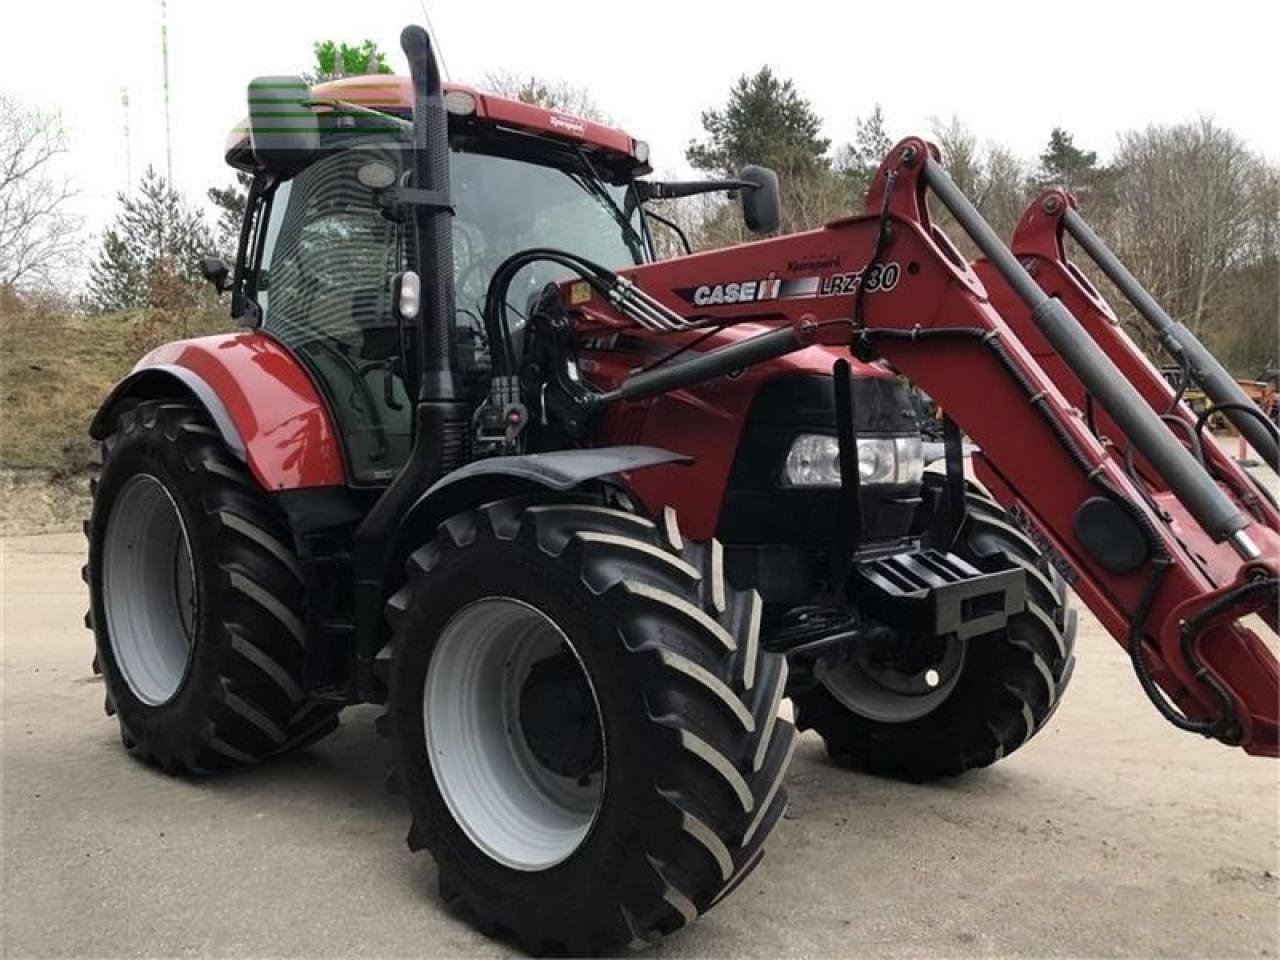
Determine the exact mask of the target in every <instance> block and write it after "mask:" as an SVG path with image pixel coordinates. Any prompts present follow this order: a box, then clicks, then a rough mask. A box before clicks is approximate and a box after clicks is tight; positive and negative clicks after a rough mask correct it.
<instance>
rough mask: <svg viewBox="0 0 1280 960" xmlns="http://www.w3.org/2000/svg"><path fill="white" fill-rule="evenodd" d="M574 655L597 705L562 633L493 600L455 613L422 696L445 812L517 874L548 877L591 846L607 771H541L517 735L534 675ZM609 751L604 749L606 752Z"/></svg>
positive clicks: (536, 615) (531, 611)
mask: <svg viewBox="0 0 1280 960" xmlns="http://www.w3.org/2000/svg"><path fill="white" fill-rule="evenodd" d="M566 649H567V650H568V651H569V652H571V653H572V655H573V658H574V661H575V662H576V664H577V667H578V669H579V670H581V671H582V676H583V677H584V678H585V680H586V684H587V687H588V689H590V691H591V698H592V702H593V705H594V712H595V721H596V724H597V731H598V734H599V737H600V742H601V744H602V745H603V743H604V725H603V723H602V721H601V719H600V702H599V698H598V697H597V696H596V691H595V687H594V686H593V685H592V684H591V676H590V674H589V673H588V672H587V671H586V669H585V667H583V664H582V658H581V657H580V656H579V654H578V651H577V650H576V649H574V646H573V644H572V643H571V642H570V641H569V639H568V637H566V636H565V635H564V633H563V631H561V630H560V628H559V627H557V626H556V624H555V623H554V622H553V621H552V620H551V619H550V618H549V617H547V616H546V615H545V614H544V613H542V612H541V611H540V610H538V609H536V608H535V607H532V606H530V605H528V604H526V603H523V602H521V601H519V600H514V599H510V598H507V597H489V598H485V599H482V600H477V601H474V602H473V603H470V604H468V605H467V606H466V607H464V608H463V609H461V610H460V611H458V612H457V613H456V614H454V616H453V617H452V618H451V619H450V620H449V622H448V623H447V624H446V625H445V627H444V630H443V631H441V633H440V638H439V640H437V642H436V646H435V650H434V651H433V653H432V657H431V664H430V666H429V667H428V669H427V679H426V683H425V684H424V685H423V692H422V720H423V729H424V732H425V735H426V745H427V754H428V757H429V758H430V761H431V770H432V773H433V774H434V776H435V780H436V784H437V786H438V787H439V790H440V794H441V796H442V797H443V798H444V801H445V804H446V805H447V806H448V808H449V812H450V813H451V814H452V815H453V819H454V820H455V822H456V823H457V824H458V826H459V827H461V828H462V830H463V831H464V832H465V833H466V834H467V836H468V837H470V839H471V841H472V842H473V843H474V844H475V845H476V846H477V847H479V848H480V849H481V850H483V851H484V852H485V853H486V854H488V855H489V856H490V857H492V858H493V859H494V860H496V861H497V862H499V863H501V864H503V865H505V866H507V867H511V868H512V869H515V870H526V871H533V870H545V869H547V868H548V867H552V866H554V865H556V864H557V863H560V862H562V861H563V860H565V859H566V858H568V857H569V856H570V855H571V854H572V853H573V852H574V851H575V850H577V849H578V848H579V847H580V846H581V845H582V843H583V841H585V840H586V838H587V835H588V834H589V833H590V832H591V827H592V825H593V824H594V823H595V820H596V817H597V816H598V814H599V811H600V806H601V801H602V799H603V796H604V782H605V778H606V773H607V769H608V764H607V756H606V757H605V762H604V763H603V764H602V766H601V769H600V770H599V771H597V772H594V773H592V774H591V775H590V776H588V777H584V778H582V779H581V780H575V779H571V778H566V777H563V776H559V775H557V774H555V773H553V772H552V771H551V770H549V769H547V768H546V767H545V766H543V765H542V764H541V763H540V762H539V761H538V759H537V757H536V756H535V755H534V752H533V749H532V748H531V747H530V745H529V743H528V740H527V737H526V736H525V735H524V731H523V729H522V726H521V719H520V698H521V691H522V689H524V685H525V682H526V680H527V679H528V677H529V674H530V671H531V670H533V668H534V667H535V665H537V664H539V663H540V662H542V661H544V660H548V659H550V658H552V657H555V656H557V655H559V654H561V653H562V652H563V651H564V650H566ZM602 748H603V747H602Z"/></svg>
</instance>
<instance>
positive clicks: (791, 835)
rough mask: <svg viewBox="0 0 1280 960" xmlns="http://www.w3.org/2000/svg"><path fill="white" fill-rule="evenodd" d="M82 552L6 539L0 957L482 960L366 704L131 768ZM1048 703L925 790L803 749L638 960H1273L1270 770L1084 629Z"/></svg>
mask: <svg viewBox="0 0 1280 960" xmlns="http://www.w3.org/2000/svg"><path fill="white" fill-rule="evenodd" d="M82 544H83V540H82V538H81V537H80V536H79V535H66V534H56V535H45V536H38V537H25V538H11V539H9V540H5V541H2V542H0V547H2V549H3V556H2V557H0V562H2V571H3V578H4V580H3V622H2V626H3V731H2V734H0V736H2V752H0V762H2V763H0V769H2V770H3V818H4V819H3V879H4V890H3V909H4V917H3V931H2V933H3V951H4V954H5V955H6V956H15V957H21V956H81V957H87V956H94V957H101V956H144V955H149V956H157V955H164V956H177V955H201V956H229V957H230V956H237V957H238V956H267V955H271V956H296V957H303V956H305V957H317V956H333V957H349V956H382V957H392V956H424V955H425V956H498V955H502V954H503V953H504V952H505V951H504V948H503V947H501V946H500V945H497V944H494V943H492V942H489V941H487V940H485V939H484V938H482V937H480V936H479V935H478V934H476V933H474V932H473V931H471V930H470V929H469V928H468V927H467V926H465V925H464V924H463V923H462V922H460V921H459V920H457V919H456V918H454V917H453V916H451V915H450V914H449V913H448V912H446V911H445V910H444V909H443V907H442V906H441V905H440V903H439V902H438V901H437V900H436V898H435V895H434V872H435V871H434V867H433V866H432V863H431V861H430V859H429V858H428V857H427V856H425V855H422V856H414V855H412V854H410V853H409V851H408V850H407V849H406V847H405V845H404V843H403V837H404V832H405V827H406V815H405V812H404V809H403V801H402V800H401V799H399V798H397V797H394V796H390V795H388V794H387V793H386V792H385V790H384V788H383V783H382V775H383V772H384V770H385V769H386V767H387V765H388V756H387V747H386V745H385V743H384V741H382V740H381V739H380V738H379V737H378V736H376V735H375V733H374V731H373V729H372V719H373V714H372V712H371V711H370V710H369V709H359V710H352V711H349V712H348V713H347V714H346V715H345V717H344V724H343V727H342V729H341V730H340V731H339V732H338V733H337V734H335V735H334V736H333V737H332V738H330V739H328V740H326V741H325V742H324V743H322V744H320V745H318V746H316V747H313V748H312V749H310V750H308V751H306V752H305V753H303V754H301V755H299V756H296V757H294V758H291V759H289V760H286V761H283V762H279V763H275V764H272V765H269V766H267V767H264V768H261V769H257V770H252V771H247V772H242V773H237V774H232V775H226V776H221V777H217V778H213V779H207V780H203V781H200V782H186V781H183V780H176V779H171V778H169V777H166V776H164V775H163V774H161V773H158V772H156V771H154V770H152V769H150V768H148V767H145V766H143V765H141V764H139V763H136V762H133V761H131V760H130V759H129V758H128V757H127V756H126V755H125V753H124V751H123V750H122V748H121V747H120V745H119V740H118V737H117V734H116V727H115V723H114V722H113V721H110V720H108V719H107V718H106V717H104V716H103V713H102V686H101V684H100V683H99V682H98V681H96V680H95V679H94V677H93V676H92V675H91V672H90V670H89V660H90V645H91V644H90V640H89V636H88V634H87V633H86V631H85V630H84V629H83V627H82V626H81V617H82V615H83V612H84V609H85V605H86V601H85V590H84V587H83V585H82V584H81V582H80V577H79V575H78V571H79V568H80V564H81V563H82ZM1081 624H1082V635H1081V638H1080V645H1079V667H1078V669H1077V671H1076V675H1075V679H1074V681H1073V684H1072V688H1071V690H1070V692H1069V693H1068V695H1067V698H1066V701H1065V703H1064V705H1063V707H1062V709H1061V710H1060V711H1059V712H1058V713H1057V715H1056V716H1055V718H1054V719H1053V720H1052V721H1051V724H1050V726H1049V727H1048V728H1047V729H1046V730H1045V731H1044V732H1043V733H1041V734H1040V735H1039V736H1038V737H1037V739H1036V740H1035V741H1034V742H1033V743H1032V744H1031V745H1030V746H1029V747H1028V748H1026V749H1025V750H1024V751H1022V752H1020V753H1018V754H1016V755H1014V756H1013V757H1011V758H1009V759H1008V760H1006V761H1004V762H1003V763H1000V764H998V765H997V766H996V767H994V768H992V769H990V770H986V771H982V772H979V773H976V774H971V775H969V776H967V777H965V778H962V779H960V780H958V781H955V782H951V783H945V784H942V785H938V786H927V787H910V786H904V785H900V784H896V783H891V782H885V781H881V780H876V779H872V778H868V777H863V776H857V775H853V774H850V773H847V772H844V771H841V770H837V769H834V768H833V767H831V766H830V765H829V764H828V763H827V761H826V759H825V756H824V754H823V752H822V747H821V744H820V742H819V741H818V740H817V739H816V738H815V737H813V736H812V735H808V736H806V737H805V738H804V739H803V740H802V742H801V746H800V748H799V750H798V752H797V756H796V761H795V764H794V766H793V768H792V774H791V778H790V785H791V796H792V806H791V812H790V814H789V817H788V819H787V820H785V821H784V822H783V823H782V824H781V825H780V827H779V829H778V831H777V832H776V833H775V834H774V836H773V837H772V839H771V841H770V845H769V848H768V849H769V854H768V856H767V857H766V858H765V861H764V863H763V865H762V866H761V868H760V869H759V870H757V871H756V872H755V873H754V874H753V875H752V876H751V877H750V878H749V879H748V880H747V881H746V882H745V883H744V884H743V886H742V887H741V888H740V889H739V891H738V892H737V893H735V894H734V896H732V897H731V898H730V899H728V900H727V901H726V902H724V903H723V904H721V905H720V906H718V907H717V908H716V909H715V910H714V911H712V912H711V913H710V914H709V915H708V916H706V917H704V918H702V919H701V920H700V921H699V922H698V923H696V924H695V925H693V926H692V927H691V928H689V929H688V930H686V931H685V932H683V933H682V934H680V935H678V936H677V937H675V938H674V939H673V940H671V941H669V942H667V943H666V944H664V945H662V946H660V947H658V948H656V949H655V950H653V951H651V952H649V953H648V954H646V956H652V957H668V956H670V957H678V956H720V957H744V956H757V957H777V956H783V955H787V956H820V957H828V956H847V957H853V956H858V957H868V956H944V955H945V956H956V955H966V956H972V955H983V956H990V955H1023V956H1085V955H1095V956H1096V955H1107V956H1111V955H1123V956H1144V957H1145V956H1169V955H1177V956H1224V955H1231V956H1248V957H1259V956H1270V957H1274V956H1277V953H1278V951H1280V934H1278V932H1277V924H1278V922H1280V879H1277V874H1278V873H1280V864H1278V863H1277V856H1278V846H1280V844H1278V840H1277V830H1278V827H1280V818H1278V812H1277V800H1278V797H1280V790H1278V785H1277V767H1276V766H1275V764H1274V763H1273V762H1270V761H1266V760H1258V759H1252V758H1249V757H1245V756H1244V755H1243V754H1241V753H1239V752H1237V751H1233V750H1230V749H1227V748H1225V747H1221V746H1218V745H1215V744H1211V743H1207V742H1204V741H1202V740H1199V739H1197V738H1195V737H1191V736H1188V735H1186V734H1181V733H1178V732H1177V731H1175V730H1173V729H1172V728H1171V727H1169V726H1167V725H1166V724H1165V723H1164V722H1163V721H1162V720H1160V719H1159V717H1158V716H1157V715H1156V714H1155V712H1154V711H1153V710H1152V709H1151V708H1150V706H1149V705H1148V704H1147V703H1146V702H1145V701H1144V699H1143V697H1142V694H1141V693H1140V692H1139V690H1138V687H1137V685H1136V683H1135V682H1134V681H1133V679H1132V677H1131V675H1130V672H1129V667H1128V665H1127V663H1126V661H1125V659H1124V657H1123V656H1122V655H1121V652H1120V650H1119V648H1118V647H1116V645H1115V644H1114V643H1113V642H1112V641H1111V640H1110V639H1109V638H1107V637H1106V636H1104V635H1103V634H1102V632H1101V630H1100V629H1099V628H1098V626H1097V624H1096V623H1095V622H1094V621H1093V620H1092V618H1090V617H1089V616H1088V615H1087V614H1084V615H1083V616H1082V618H1081Z"/></svg>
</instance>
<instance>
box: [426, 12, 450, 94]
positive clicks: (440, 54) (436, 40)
mask: <svg viewBox="0 0 1280 960" xmlns="http://www.w3.org/2000/svg"><path fill="white" fill-rule="evenodd" d="M418 6H419V7H421V8H422V19H423V20H425V21H426V22H427V33H429V34H431V45H432V47H434V48H435V53H436V59H437V60H439V61H440V69H441V70H442V71H443V72H444V78H445V79H446V80H450V79H452V78H451V77H450V76H449V65H448V64H447V63H445V62H444V50H443V49H442V48H441V46H440V34H438V33H436V28H435V26H434V25H433V24H432V23H431V14H429V13H427V2H426V0H418Z"/></svg>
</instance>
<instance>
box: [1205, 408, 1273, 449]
mask: <svg viewBox="0 0 1280 960" xmlns="http://www.w3.org/2000/svg"><path fill="white" fill-rule="evenodd" d="M1224 410H1237V411H1239V412H1240V413H1244V414H1247V415H1248V416H1252V417H1256V418H1257V419H1258V420H1261V421H1262V422H1263V424H1264V425H1265V426H1266V428H1267V430H1268V431H1270V432H1271V433H1275V434H1278V435H1280V431H1277V430H1276V425H1275V424H1274V423H1272V422H1271V421H1270V420H1268V419H1267V415H1266V414H1265V413H1263V412H1262V411H1261V410H1259V409H1258V408H1257V406H1256V405H1255V404H1252V403H1234V402H1228V403H1215V404H1213V405H1212V406H1210V407H1208V408H1207V409H1206V410H1205V411H1204V412H1203V413H1201V414H1200V416H1198V417H1196V435H1197V436H1199V435H1200V434H1202V433H1204V425H1205V424H1206V423H1208V422H1209V418H1210V417H1212V416H1213V415H1214V414H1215V413H1221V412H1222V411H1224ZM1242 432H1243V431H1242ZM1245 439H1246V440H1248V439H1249V437H1248V435H1247V434H1246V435H1245Z"/></svg>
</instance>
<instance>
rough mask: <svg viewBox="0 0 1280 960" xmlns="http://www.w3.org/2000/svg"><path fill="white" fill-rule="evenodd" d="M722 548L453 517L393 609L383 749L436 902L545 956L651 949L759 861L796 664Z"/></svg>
mask: <svg viewBox="0 0 1280 960" xmlns="http://www.w3.org/2000/svg"><path fill="white" fill-rule="evenodd" d="M760 612H761V601H760V598H759V597H758V595H756V594H755V593H754V592H750V593H741V592H738V591H735V590H733V589H731V588H729V587H728V585H727V584H726V582H725V580H724V577H723V571H722V563H721V553H720V549H719V545H718V544H715V543H712V544H709V545H698V544H692V543H686V542H684V541H683V539H682V538H681V537H680V534H679V531H678V530H677V529H676V527H675V523H674V515H671V514H668V515H667V516H666V517H665V518H664V522H663V523H659V524H655V523H653V522H651V521H649V520H647V519H645V518H643V517H640V516H636V515H634V514H630V513H625V512H622V511H618V510H613V509H608V508H606V507H603V506H601V505H598V504H595V503H586V502H568V503H532V504H531V503H528V502H525V501H514V500H508V501H503V502H499V503H496V504H492V505H489V506H487V507H485V508H483V509H481V510H477V511H474V512H470V513H466V514H462V515H459V516H456V517H454V518H452V519H451V520H449V521H448V522H447V523H445V524H444V525H443V526H442V527H441V529H440V534H439V536H438V537H437V539H436V540H434V541H432V542H431V543H430V544H428V545H427V546H425V547H423V548H422V549H421V550H419V551H417V552H416V553H415V554H413V556H412V558H411V559H410V561H409V564H408V582H407V584H406V585H405V587H404V589H402V590H401V591H400V592H399V593H397V594H396V596H395V597H394V598H393V599H392V601H391V603H390V607H389V611H388V613H389V616H390V618H391V620H392V623H393V625H394V628H395V637H394V640H393V643H392V645H391V647H390V649H389V651H388V652H389V653H390V658H391V659H390V676H391V707H390V720H391V724H390V726H391V731H392V735H393V737H394V740H395V749H396V756H397V764H398V768H399V776H400V782H401V784H402V785H403V788H404V790H405V793H406V794H407V797H408V800H409V805H410V810H411V813H412V816H413V825H412V828H411V830H410V834H409V844H410V846H411V847H412V848H414V849H422V848H426V849H428V850H430V851H431V853H432V854H433V856H434V857H435V860H436V864H437V868H438V877H439V887H440V892H441V895H442V897H443V898H444V899H445V900H446V902H449V903H456V904H458V905H459V906H461V907H463V908H464V909H466V910H467V911H469V912H470V914H471V915H472V917H473V918H474V919H475V920H476V922H477V923H478V925H479V926H480V927H481V929H483V930H485V931H486V932H488V933H490V934H493V935H499V936H506V937H509V938H511V939H514V940H515V941H516V942H518V943H519V944H520V945H521V946H522V947H524V948H525V949H527V950H530V951H534V952H539V953H559V954H564V953H570V954H594V953H604V952H609V951H613V950H617V949H618V948H621V947H625V946H627V945H629V944H630V945H644V944H647V943H650V942H653V941H655V940H657V939H659V938H660V937H662V936H664V935H666V934H670V933H672V932H674V931H675V930H677V929H679V928H680V927H682V926H684V925H685V924H686V923H688V922H689V921H691V920H693V919H694V918H695V917H696V916H697V915H698V914H700V913H702V912H705V911H706V910H708V909H709V908H710V907H711V906H712V905H713V904H714V903H715V902H717V901H718V900H719V899H720V898H722V897H723V896H725V895H726V894H727V893H728V892H730V891H731V890H732V889H733V888H734V887H735V886H736V885H737V884H738V883H739V882H741V880H742V879H743V877H745V876H746V875H747V874H748V873H749V872H750V871H751V870H752V869H753V868H754V867H755V866H756V865H757V864H758V863H759V861H760V858H761V856H762V854H763V850H762V845H763V843H764V840H765V838H766V836H767V835H768V834H769V832H770V831H771V830H772V829H773V827H774V825H775V824H776V823H777V822H778V820H779V819H780V817H781V816H782V812H783V809H784V808H785V805H786V802H787V799H786V791H785V789H784V788H783V786H782V781H783V777H784V775H785V772H786V768H787V764H788V762H789V760H790V756H791V752H792V750H793V748H794V745H795V730H794V728H793V727H792V726H791V725H790V724H789V723H787V722H786V721H784V720H780V719H777V709H778V704H779V700H780V699H781V696H782V693H783V690H784V688H785V684H786V663H785V661H784V659H783V658H782V657H781V656H778V655H775V654H770V653H767V652H766V651H764V649H763V648H762V647H761V646H760V643H759V623H760Z"/></svg>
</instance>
